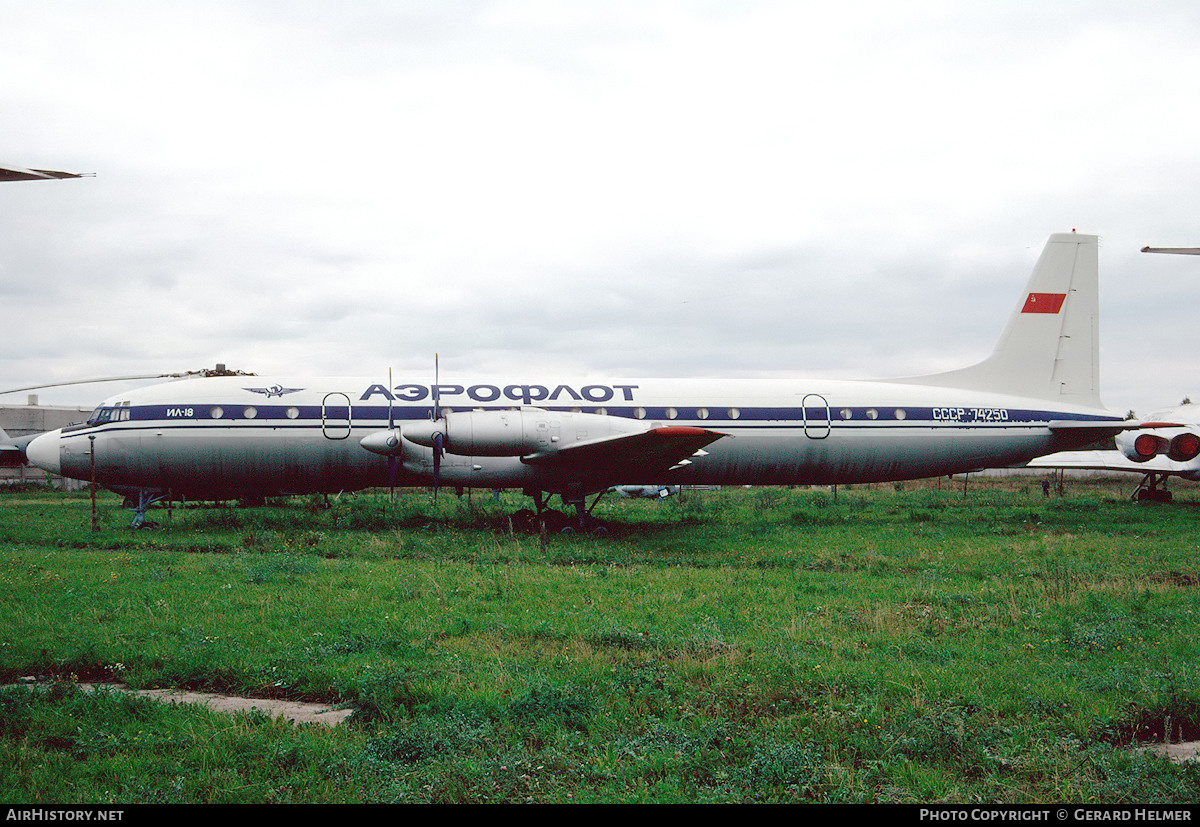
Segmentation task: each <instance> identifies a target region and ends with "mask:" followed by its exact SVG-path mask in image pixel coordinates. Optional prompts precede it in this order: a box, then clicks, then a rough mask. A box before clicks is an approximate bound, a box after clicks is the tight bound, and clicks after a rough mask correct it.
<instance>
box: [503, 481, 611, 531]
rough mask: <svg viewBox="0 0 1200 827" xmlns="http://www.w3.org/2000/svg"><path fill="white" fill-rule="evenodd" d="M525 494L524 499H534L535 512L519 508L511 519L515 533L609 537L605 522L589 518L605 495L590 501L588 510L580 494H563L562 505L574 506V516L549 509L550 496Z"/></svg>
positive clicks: (534, 493)
mask: <svg viewBox="0 0 1200 827" xmlns="http://www.w3.org/2000/svg"><path fill="white" fill-rule="evenodd" d="M524 493H525V496H527V497H533V502H534V507H535V508H536V509H537V510H536V511H530V510H529V509H528V508H522V509H521V510H520V511H518V512H516V513H515V514H513V515H512V517H511V519H512V526H513V529H515V530H517V531H537V532H540V531H541V530H542V529H545V530H546V531H547V532H550V533H553V534H595V535H599V536H603V535H606V534H608V526H607V525H605V523H604V521H603V520H598V519H596V518H595V517H593V516H592V509H593V508H595V507H596V503H598V502H600V498H601V497H603V496H604V493H605V492H604V491H601V492H600V493H599V494H597V495H596V499H594V500H592V504H591V505H590V506H589V505H588V504H587V501H586V499H585V498H584V496H583V495H582V494H580V495H578V496H572V495H570V494H563V495H562V501H563V505H568V506H574V508H575V514H574V515H571V514H565V513H563V512H562V511H559V510H557V509H554V508H550V506H549V499H550V495H549V494H547V493H546V492H545V491H536V490H533V489H526V490H525V492H524Z"/></svg>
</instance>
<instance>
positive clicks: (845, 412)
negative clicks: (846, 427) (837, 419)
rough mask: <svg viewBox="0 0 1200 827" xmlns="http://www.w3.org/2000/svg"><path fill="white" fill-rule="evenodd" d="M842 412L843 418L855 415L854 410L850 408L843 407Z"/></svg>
mask: <svg viewBox="0 0 1200 827" xmlns="http://www.w3.org/2000/svg"><path fill="white" fill-rule="evenodd" d="M840 413H841V415H842V419H850V418H851V417H853V416H854V411H852V410H850V409H849V408H842V410H841V411H840Z"/></svg>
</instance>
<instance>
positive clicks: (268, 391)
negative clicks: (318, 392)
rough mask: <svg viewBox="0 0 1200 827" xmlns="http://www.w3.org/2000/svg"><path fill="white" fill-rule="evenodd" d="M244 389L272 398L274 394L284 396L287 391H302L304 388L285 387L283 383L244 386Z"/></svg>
mask: <svg viewBox="0 0 1200 827" xmlns="http://www.w3.org/2000/svg"><path fill="white" fill-rule="evenodd" d="M242 390H244V391H250V392H251V393H261V394H262V395H263V396H265V397H267V399H270V398H272V397H274V396H283V395H284V394H285V393H295V392H296V391H302V390H304V388H285V387H283V386H282V385H272V386H271V387H269V388H242Z"/></svg>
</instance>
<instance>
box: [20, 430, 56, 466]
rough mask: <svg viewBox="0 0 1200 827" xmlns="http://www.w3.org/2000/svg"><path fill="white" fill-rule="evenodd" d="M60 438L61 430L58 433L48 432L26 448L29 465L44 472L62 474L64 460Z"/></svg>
mask: <svg viewBox="0 0 1200 827" xmlns="http://www.w3.org/2000/svg"><path fill="white" fill-rule="evenodd" d="M60 436H62V429H61V428H59V429H58V430H57V431H47V432H46V433H44V434H42V435H40V436H38V437H36V438H35V439H34V440H33V442H30V443H29V444H28V445H27V446H25V456H26V457H27V458H28V459H29V464H30V465H36V466H37V467H38V468H41V469H42V470H43V471H49V472H50V473H51V474H59V473H61V472H62V459H61V455H60V454H59V437H60Z"/></svg>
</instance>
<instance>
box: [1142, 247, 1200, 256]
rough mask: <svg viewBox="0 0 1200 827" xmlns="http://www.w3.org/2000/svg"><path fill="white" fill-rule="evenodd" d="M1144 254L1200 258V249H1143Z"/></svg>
mask: <svg viewBox="0 0 1200 827" xmlns="http://www.w3.org/2000/svg"><path fill="white" fill-rule="evenodd" d="M1142 252H1143V253H1174V254H1175V255H1177V256H1200V247H1143V248H1142Z"/></svg>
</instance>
